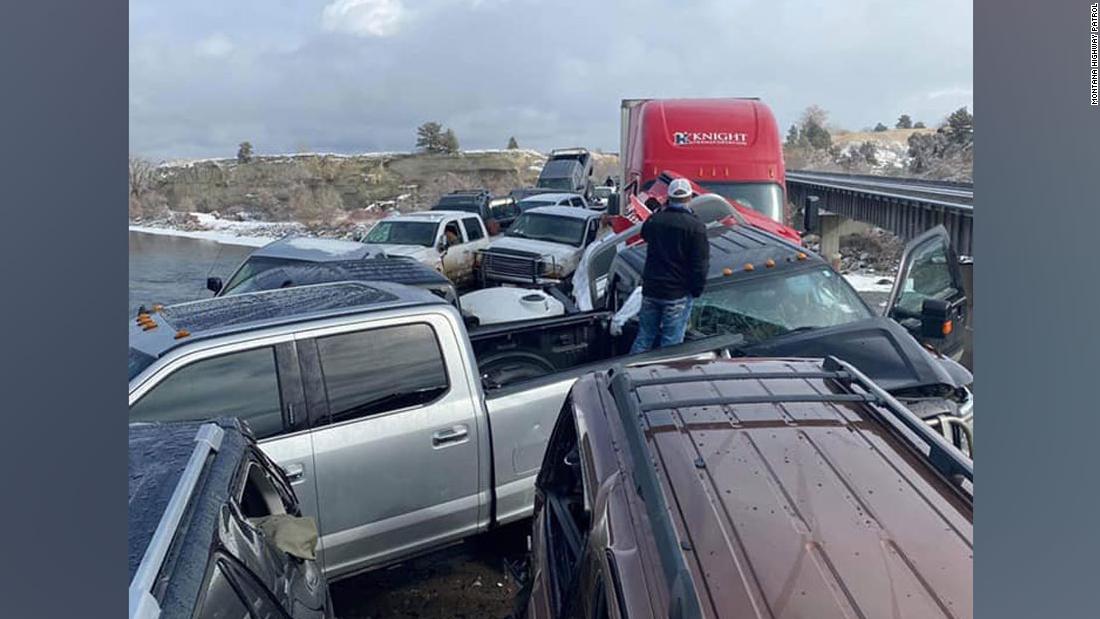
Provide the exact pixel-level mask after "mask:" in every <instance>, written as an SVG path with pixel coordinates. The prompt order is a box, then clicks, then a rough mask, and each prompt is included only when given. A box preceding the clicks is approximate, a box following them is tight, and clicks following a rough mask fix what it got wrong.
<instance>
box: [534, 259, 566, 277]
mask: <svg viewBox="0 0 1100 619" xmlns="http://www.w3.org/2000/svg"><path fill="white" fill-rule="evenodd" d="M539 275H542V276H545V277H560V276H561V269H560V268H559V267H558V265H557V263H556V262H555V261H554V259H553V258H543V259H542V260H539Z"/></svg>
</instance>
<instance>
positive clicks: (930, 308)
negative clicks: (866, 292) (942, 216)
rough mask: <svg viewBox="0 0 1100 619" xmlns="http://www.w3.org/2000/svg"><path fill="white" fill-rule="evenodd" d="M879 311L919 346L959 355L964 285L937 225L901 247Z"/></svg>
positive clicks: (963, 324)
mask: <svg viewBox="0 0 1100 619" xmlns="http://www.w3.org/2000/svg"><path fill="white" fill-rule="evenodd" d="M937 305H938V307H936V306H937ZM941 310H942V311H941ZM885 314H886V316H888V317H890V318H893V319H894V320H896V321H897V322H898V323H900V324H901V325H902V326H904V327H905V328H906V329H907V330H908V331H909V332H910V333H912V334H913V337H915V338H917V340H918V341H920V342H921V343H922V344H926V345H928V346H931V347H933V348H935V349H936V350H938V351H940V352H942V353H944V354H946V355H949V356H952V357H956V358H957V357H959V356H961V355H962V352H963V348H964V345H965V340H964V338H965V335H964V332H965V330H966V328H967V326H968V324H969V309H968V307H967V298H966V289H965V285H964V283H963V277H962V272H961V269H960V268H959V259H958V256H957V255H956V254H955V252H954V250H953V249H952V248H951V241H950V238H949V237H948V234H947V229H946V228H944V227H943V226H942V225H940V226H936V227H935V228H933V229H931V230H929V231H927V232H925V233H924V234H922V235H920V236H918V237H917V238H915V239H913V240H912V241H910V242H909V244H908V245H906V247H905V251H904V252H903V253H902V255H901V265H900V266H899V267H898V275H897V279H896V280H895V281H894V288H893V290H892V291H891V292H890V298H889V300H888V301H887V302H886V310H885ZM940 323H942V327H939V326H938V325H940Z"/></svg>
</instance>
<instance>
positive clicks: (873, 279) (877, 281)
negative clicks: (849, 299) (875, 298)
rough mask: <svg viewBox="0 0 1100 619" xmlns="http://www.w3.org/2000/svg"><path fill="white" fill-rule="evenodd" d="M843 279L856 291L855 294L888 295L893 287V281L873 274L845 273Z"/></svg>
mask: <svg viewBox="0 0 1100 619" xmlns="http://www.w3.org/2000/svg"><path fill="white" fill-rule="evenodd" d="M844 279H846V280H848V283H849V284H851V285H852V288H855V289H856V292H884V293H886V294H889V293H890V290H891V289H892V288H893V287H894V280H893V279H891V278H890V277H887V276H885V275H879V274H875V273H846V274H845V275H844ZM882 282H886V283H882Z"/></svg>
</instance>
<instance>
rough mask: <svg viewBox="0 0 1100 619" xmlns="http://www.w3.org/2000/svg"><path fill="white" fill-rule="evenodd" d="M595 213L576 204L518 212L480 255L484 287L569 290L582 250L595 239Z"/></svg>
mask: <svg viewBox="0 0 1100 619" xmlns="http://www.w3.org/2000/svg"><path fill="white" fill-rule="evenodd" d="M599 229H600V213H599V212H598V211H592V210H589V209H587V208H581V207H577V206H539V207H535V208H533V209H529V210H527V211H524V213H523V214H522V215H520V216H519V217H517V218H516V221H515V223H513V224H512V226H511V227H510V228H508V231H507V232H505V233H504V234H502V235H501V236H499V237H497V238H496V239H495V240H494V241H493V242H492V243H490V244H489V247H488V249H486V250H485V251H482V252H480V254H479V255H478V260H479V261H480V264H481V275H482V278H483V279H484V280H485V281H486V282H487V283H510V284H528V285H534V286H561V287H563V288H569V286H570V282H571V280H572V278H573V272H574V271H576V269H577V264H578V263H579V262H580V259H581V255H582V254H583V253H584V250H585V248H586V247H588V245H589V244H591V243H592V242H593V241H595V240H596V238H597V236H598V235H599Z"/></svg>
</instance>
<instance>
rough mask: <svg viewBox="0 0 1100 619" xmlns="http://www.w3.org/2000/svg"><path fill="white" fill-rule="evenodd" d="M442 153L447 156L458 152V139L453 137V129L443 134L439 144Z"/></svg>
mask: <svg viewBox="0 0 1100 619" xmlns="http://www.w3.org/2000/svg"><path fill="white" fill-rule="evenodd" d="M440 146H441V148H442V152H444V153H448V154H454V153H457V152H458V137H457V136H455V132H454V130H453V129H447V130H446V131H444V132H443V138H442V143H441V145H440Z"/></svg>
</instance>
